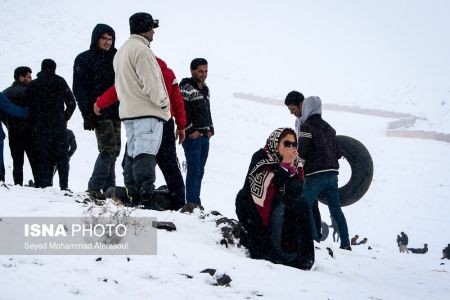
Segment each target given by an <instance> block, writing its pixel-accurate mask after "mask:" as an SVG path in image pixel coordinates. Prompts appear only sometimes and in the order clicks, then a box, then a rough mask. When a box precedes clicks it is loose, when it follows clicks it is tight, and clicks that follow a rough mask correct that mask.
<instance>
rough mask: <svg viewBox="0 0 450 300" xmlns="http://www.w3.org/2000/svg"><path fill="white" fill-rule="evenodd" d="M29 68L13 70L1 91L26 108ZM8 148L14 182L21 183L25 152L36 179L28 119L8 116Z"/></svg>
mask: <svg viewBox="0 0 450 300" xmlns="http://www.w3.org/2000/svg"><path fill="white" fill-rule="evenodd" d="M31 80H32V78H31V69H30V68H29V67H18V68H16V69H15V70H14V82H13V84H12V85H11V86H10V87H9V88H7V89H6V90H4V91H3V93H4V94H5V96H7V97H8V98H9V99H10V100H11V101H12V102H13V103H14V104H15V105H18V106H20V107H23V108H26V107H28V105H29V104H28V103H27V102H28V101H27V98H26V95H25V92H26V89H27V86H28V84H29V83H30V82H31ZM7 128H8V134H9V148H10V150H11V157H12V159H13V178H14V184H18V185H23V163H24V154H25V153H26V154H27V157H28V160H29V162H30V166H31V170H32V172H33V177H34V180H36V177H37V176H36V172H37V170H36V159H35V153H34V151H33V146H32V139H31V124H30V120H29V119H23V118H17V117H10V118H8V124H7Z"/></svg>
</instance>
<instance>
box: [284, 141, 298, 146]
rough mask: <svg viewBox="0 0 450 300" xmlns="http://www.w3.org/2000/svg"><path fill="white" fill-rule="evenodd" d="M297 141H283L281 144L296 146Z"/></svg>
mask: <svg viewBox="0 0 450 300" xmlns="http://www.w3.org/2000/svg"><path fill="white" fill-rule="evenodd" d="M297 145H298V144H297V142H291V141H283V146H284V147H286V148H289V147H292V148H297Z"/></svg>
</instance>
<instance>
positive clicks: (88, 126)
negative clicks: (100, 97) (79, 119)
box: [83, 113, 97, 130]
mask: <svg viewBox="0 0 450 300" xmlns="http://www.w3.org/2000/svg"><path fill="white" fill-rule="evenodd" d="M83 119H84V123H83V127H84V130H94V129H95V127H96V126H97V118H96V116H95V114H94V113H90V114H89V115H86V116H83Z"/></svg>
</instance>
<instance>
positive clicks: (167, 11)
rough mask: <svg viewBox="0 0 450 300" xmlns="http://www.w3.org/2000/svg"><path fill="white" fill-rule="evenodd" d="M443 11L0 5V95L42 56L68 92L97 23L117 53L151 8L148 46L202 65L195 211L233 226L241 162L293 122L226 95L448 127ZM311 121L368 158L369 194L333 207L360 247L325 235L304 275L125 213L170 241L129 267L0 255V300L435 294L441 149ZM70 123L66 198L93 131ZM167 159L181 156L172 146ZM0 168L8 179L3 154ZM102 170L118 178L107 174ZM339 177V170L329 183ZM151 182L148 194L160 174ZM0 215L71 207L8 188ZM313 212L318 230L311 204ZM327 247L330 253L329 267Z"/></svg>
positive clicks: (122, 261)
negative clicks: (109, 30)
mask: <svg viewBox="0 0 450 300" xmlns="http://www.w3.org/2000/svg"><path fill="white" fill-rule="evenodd" d="M197 2H198V3H197ZM447 6H448V4H447V3H445V2H439V1H432V2H430V3H426V4H425V3H424V2H417V3H415V2H408V3H407V4H404V5H403V4H392V3H390V2H387V1H381V2H380V1H377V3H376V4H375V3H374V4H361V3H359V2H356V1H348V2H346V3H345V4H342V3H339V4H337V3H336V4H331V3H325V2H324V1H323V2H322V1H319V2H315V4H310V3H303V2H298V1H285V2H283V3H277V4H275V2H270V1H248V2H245V3H244V2H242V1H241V2H237V1H226V2H221V3H215V2H210V1H195V3H192V2H181V1H180V2H178V3H173V2H172V1H170V2H168V1H167V2H165V3H163V2H162V1H161V2H156V1H155V3H153V2H151V3H149V2H148V1H133V2H132V3H126V4H125V3H112V2H111V1H97V2H96V3H95V4H94V3H91V2H87V1H76V2H70V3H65V2H57V1H48V0H43V1H39V2H35V1H2V2H1V10H0V16H1V19H2V22H3V24H2V25H3V26H2V29H1V30H0V39H1V40H2V51H0V66H1V69H2V72H1V73H0V87H1V88H2V89H3V88H6V87H7V86H8V85H9V84H10V83H11V81H12V73H13V70H14V68H15V67H16V66H18V65H29V66H31V67H32V69H33V71H34V72H33V74H34V75H35V74H36V73H37V72H38V70H39V67H40V62H41V60H42V59H43V58H47V57H51V58H53V59H55V60H56V62H57V64H58V68H57V72H58V73H59V74H61V75H62V76H64V77H65V78H66V79H67V81H68V82H69V84H71V77H72V75H71V74H72V70H71V68H72V65H73V59H74V58H75V56H76V54H77V53H79V52H81V51H83V50H85V49H87V47H88V45H89V42H90V35H91V30H92V28H93V27H94V26H95V24H96V23H100V22H103V23H107V24H110V25H111V26H113V27H114V28H115V29H116V33H117V37H118V39H117V46H120V45H121V43H123V41H124V40H125V39H126V38H127V36H128V17H129V16H130V15H131V14H132V13H134V12H137V11H148V12H150V13H152V14H153V15H154V16H155V18H159V19H160V22H161V27H160V28H158V30H157V32H156V35H155V41H154V43H153V46H152V47H153V49H154V50H155V52H156V53H157V54H158V55H160V56H161V57H162V58H164V59H166V60H167V62H168V64H169V66H171V67H173V69H174V70H175V72H176V75H177V77H178V78H179V79H181V78H182V77H185V76H188V66H189V62H190V60H191V59H192V58H193V57H201V56H204V57H206V58H207V59H208V61H209V73H210V74H209V78H208V80H207V82H208V84H209V86H210V87H211V94H212V98H211V99H212V104H211V105H212V113H213V119H214V122H215V128H216V136H214V137H213V139H212V140H211V149H210V155H209V158H208V163H207V167H206V173H205V179H204V185H203V188H202V199H203V204H204V206H205V207H206V210H207V211H208V210H212V209H215V210H218V211H220V212H221V213H222V214H224V215H226V216H229V217H235V213H234V199H235V195H236V193H237V191H238V190H239V189H240V188H241V186H242V185H243V180H244V177H245V173H246V171H247V168H248V164H249V160H250V157H251V155H252V154H253V152H255V151H256V150H257V149H258V148H259V147H261V146H263V144H264V142H265V139H266V138H267V136H268V135H269V134H270V132H271V131H272V130H273V129H275V128H277V127H281V126H293V122H294V120H293V119H292V117H291V116H290V115H289V114H288V111H287V109H285V108H284V107H282V106H279V107H277V106H270V105H263V104H257V103H254V102H249V101H246V100H242V99H236V98H233V97H232V94H233V93H234V92H251V93H254V94H257V95H262V96H269V97H275V98H280V99H282V98H284V95H285V94H286V93H287V92H289V91H290V90H292V89H298V90H301V91H304V93H305V94H306V95H311V94H315V95H319V96H321V97H322V99H323V101H324V102H325V103H343V104H355V105H359V106H362V107H368V108H383V109H386V110H394V111H400V112H405V113H412V114H415V115H423V116H425V117H426V118H428V121H427V124H426V127H427V128H431V129H434V130H439V131H444V132H447V133H448V132H450V123H449V121H448V120H449V119H448V117H447V118H446V117H445V116H447V115H448V111H449V106H448V105H449V104H448V99H449V95H448V93H449V87H450V86H449V85H448V83H446V82H444V80H445V79H446V78H449V75H450V74H448V72H449V70H450V68H449V65H448V64H449V62H448V60H447V59H446V55H447V53H448V50H449V48H450V47H449V42H448V39H445V38H443V37H445V36H448V32H449V25H448V20H447V19H445V11H448V7H447ZM418 16H420V18H419V17H418ZM418 40H419V41H420V42H418ZM411 44H413V46H410V45H411ZM423 57H425V58H426V63H425V62H424V60H422V58H423ZM324 118H325V119H327V120H328V121H329V122H330V123H331V124H332V125H333V126H334V127H335V128H336V130H337V131H338V133H339V134H344V135H349V136H352V137H354V138H356V139H358V140H360V141H361V142H363V143H364V144H365V145H366V147H367V148H368V149H369V151H370V152H371V154H372V157H373V160H374V167H375V174H374V180H373V183H372V186H371V188H370V189H369V191H368V193H367V194H366V196H365V197H364V198H363V199H362V200H361V201H359V202H358V203H356V204H354V205H352V206H350V207H346V208H344V213H345V214H346V217H347V220H348V223H349V229H350V234H351V235H354V234H359V235H360V236H361V237H367V238H368V240H369V242H368V245H370V246H371V247H372V248H373V249H372V250H368V249H367V247H366V246H364V247H363V246H360V247H355V249H354V251H353V252H351V253H349V252H343V251H341V250H339V249H337V248H338V244H335V243H332V242H330V241H329V240H328V241H326V242H324V243H320V244H318V245H317V246H319V247H320V248H321V249H319V250H317V252H316V254H317V259H316V264H315V266H314V268H313V270H312V271H310V272H303V271H299V270H296V269H292V268H288V267H284V266H280V265H273V264H271V263H268V262H265V261H255V260H250V259H248V258H246V257H245V252H244V250H243V249H236V248H229V249H226V248H224V247H223V246H220V245H218V244H217V242H218V241H219V240H220V235H219V232H218V229H217V228H216V227H215V224H214V218H213V217H209V218H206V219H201V218H199V215H198V213H196V214H194V215H184V214H180V213H178V212H161V213H158V212H153V211H140V212H138V214H140V215H146V216H147V215H148V216H149V215H152V216H157V218H158V220H167V221H173V222H175V223H176V225H177V227H178V230H177V231H176V232H171V233H170V232H164V231H161V232H159V235H158V255H157V256H147V257H144V256H135V257H131V261H129V262H128V261H127V259H126V257H113V256H109V257H103V259H102V261H100V262H96V261H95V259H96V258H97V257H92V256H77V257H73V256H39V257H38V256H0V270H2V272H1V274H2V275H1V276H0V299H23V298H25V297H29V296H35V297H39V298H48V299H56V298H64V299H65V298H84V299H94V298H97V299H98V298H100V299H108V298H111V297H121V296H122V297H123V298H125V299H129V298H136V299H142V298H156V299H213V298H226V299H243V298H249V299H254V298H267V299H286V298H288V297H289V298H300V297H301V298H305V299H327V298H329V299H349V298H350V299H367V298H371V299H445V298H447V297H448V295H449V294H450V287H449V285H448V282H449V280H450V276H449V273H448V272H449V271H450V269H449V265H450V263H448V262H445V265H441V262H443V261H441V260H440V259H439V258H440V257H441V255H442V254H441V251H442V248H443V247H444V246H445V245H447V243H449V242H450V241H449V237H450V228H449V226H448V222H449V218H448V211H450V204H449V202H448V195H449V194H450V185H449V184H448V178H449V171H448V166H449V165H450V157H449V155H448V153H449V150H450V145H449V144H448V143H442V142H433V141H423V140H413V139H398V138H388V137H386V136H385V129H386V125H387V123H388V122H389V121H391V120H390V119H385V118H378V117H368V116H363V115H356V114H351V113H343V112H333V111H325V112H324ZM69 127H70V128H71V129H73V130H74V132H75V134H76V136H77V141H78V144H79V149H78V151H77V153H75V156H74V157H73V158H72V162H71V170H70V181H69V185H70V187H71V188H72V189H73V190H74V191H75V192H76V193H78V192H82V191H83V190H85V189H86V186H87V181H88V179H89V177H90V173H91V171H92V167H93V164H94V161H95V159H96V155H97V149H96V142H95V137H94V134H93V133H92V132H86V131H83V130H82V122H81V118H80V114H79V111H78V110H77V111H76V112H75V113H74V117H73V119H72V120H71V121H70V123H69ZM5 145H7V140H6V141H5ZM178 152H179V157H180V160H183V159H184V154H183V151H182V149H181V147H179V148H178ZM5 160H6V168H7V170H6V172H7V183H11V181H12V176H11V173H12V161H11V158H10V156H9V149H8V146H6V149H5ZM25 169H26V170H25V178H30V177H31V172H30V171H29V167H28V166H26V167H25ZM116 169H117V172H116V174H118V183H119V184H120V183H121V182H122V178H121V176H120V174H121V169H120V166H119V164H118V165H117V168H116ZM348 172H349V170H348V166H346V165H345V163H343V166H342V172H341V175H340V180H341V181H342V184H343V182H344V181H345V180H346V179H348V176H349V174H348ZM157 184H163V180H162V178H161V176H158V178H157ZM0 205H1V215H0V217H2V216H66V215H67V216H71V215H79V214H81V213H82V211H83V210H85V209H86V208H85V207H84V206H83V205H81V204H79V203H76V202H75V201H74V198H72V197H66V196H64V195H63V193H61V192H59V191H57V190H53V189H48V190H44V191H40V190H39V191H36V190H34V189H29V188H19V187H10V189H8V190H7V189H5V188H0ZM321 212H322V216H323V218H324V220H325V221H326V222H328V223H329V218H328V216H329V214H328V212H327V209H326V207H323V206H322V207H321ZM400 231H405V232H406V233H407V234H408V235H409V237H410V245H411V246H412V247H421V246H422V245H423V243H428V245H429V248H430V250H429V253H427V254H426V255H412V254H410V255H402V254H400V253H398V249H397V246H396V243H395V238H396V235H397V234H399V232H400ZM326 247H330V248H332V249H333V250H334V253H335V258H331V257H330V256H328V254H327V252H326V250H325V248H326ZM206 268H216V269H217V270H218V272H219V273H226V274H228V275H229V276H231V278H232V280H233V281H232V282H231V286H230V287H227V288H225V287H217V286H212V285H211V282H212V278H211V277H210V276H209V275H205V274H200V273H199V272H200V271H201V270H203V269H206ZM180 274H188V275H191V276H193V277H194V278H192V279H188V278H187V277H186V276H184V275H180ZM104 279H107V282H105V281H104ZM115 281H117V283H116V282H115ZM260 295H262V297H261V296H260Z"/></svg>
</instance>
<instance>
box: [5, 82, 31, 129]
mask: <svg viewBox="0 0 450 300" xmlns="http://www.w3.org/2000/svg"><path fill="white" fill-rule="evenodd" d="M26 91H27V86H26V85H24V84H22V83H19V82H16V81H15V82H14V83H13V84H12V85H11V86H10V87H9V88H7V89H6V90H4V91H3V94H5V95H6V97H8V98H9V100H11V102H12V103H14V104H16V105H17V106H20V107H23V108H27V107H28V106H29V103H28V101H29V100H28V98H27V96H26ZM7 125H8V131H9V134H10V135H11V134H16V133H17V134H21V133H23V132H29V131H30V122H29V119H23V118H15V117H8V118H7Z"/></svg>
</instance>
